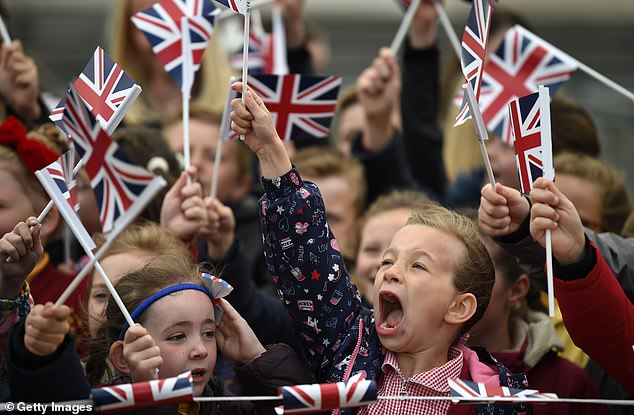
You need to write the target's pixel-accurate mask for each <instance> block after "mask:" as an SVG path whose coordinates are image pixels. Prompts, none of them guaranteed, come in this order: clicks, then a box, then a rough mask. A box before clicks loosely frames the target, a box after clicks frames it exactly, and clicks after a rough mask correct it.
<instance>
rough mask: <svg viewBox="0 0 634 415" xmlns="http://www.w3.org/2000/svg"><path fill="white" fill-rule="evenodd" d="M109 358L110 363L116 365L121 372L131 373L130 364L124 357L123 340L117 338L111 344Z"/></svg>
mask: <svg viewBox="0 0 634 415" xmlns="http://www.w3.org/2000/svg"><path fill="white" fill-rule="evenodd" d="M108 358H109V359H110V363H112V366H114V367H115V368H116V369H117V370H118V371H119V372H121V373H123V374H126V375H128V374H130V369H129V368H128V364H127V363H126V361H125V359H124V358H123V341H122V340H117V341H116V342H114V343H112V346H110V352H109V353H108Z"/></svg>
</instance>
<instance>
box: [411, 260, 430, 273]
mask: <svg viewBox="0 0 634 415" xmlns="http://www.w3.org/2000/svg"><path fill="white" fill-rule="evenodd" d="M412 268H414V269H418V270H421V271H427V267H426V266H425V265H424V264H422V263H420V262H414V263H413V264H412Z"/></svg>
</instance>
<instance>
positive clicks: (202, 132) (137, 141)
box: [0, 0, 634, 415]
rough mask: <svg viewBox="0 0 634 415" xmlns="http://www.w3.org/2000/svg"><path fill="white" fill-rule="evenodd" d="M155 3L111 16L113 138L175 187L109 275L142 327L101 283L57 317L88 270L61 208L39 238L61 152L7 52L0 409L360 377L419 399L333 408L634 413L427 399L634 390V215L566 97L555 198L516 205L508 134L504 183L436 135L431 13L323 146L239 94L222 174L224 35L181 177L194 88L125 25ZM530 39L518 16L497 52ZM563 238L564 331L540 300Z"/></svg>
mask: <svg viewBox="0 0 634 415" xmlns="http://www.w3.org/2000/svg"><path fill="white" fill-rule="evenodd" d="M154 2H155V1H154V0H119V1H117V2H116V5H115V6H113V7H115V8H116V12H115V13H114V15H115V20H114V27H113V29H114V30H113V31H112V33H113V36H114V39H113V46H112V47H113V49H112V54H113V57H114V58H115V60H116V61H117V62H118V63H119V64H120V65H121V66H122V67H123V68H124V69H125V70H126V72H128V73H129V75H131V76H132V77H133V78H135V79H136V80H137V81H138V82H139V83H140V84H141V85H142V86H143V88H144V92H143V94H142V95H141V98H140V99H139V100H138V101H137V103H135V104H134V105H133V106H132V107H131V108H130V111H129V112H128V114H127V116H126V118H125V119H124V125H123V126H121V127H119V129H118V130H117V132H116V133H115V135H114V139H115V140H116V141H117V142H118V143H119V144H120V146H121V148H122V149H123V151H124V152H125V153H126V154H127V155H128V157H129V158H130V159H131V160H133V161H134V162H136V163H138V164H139V165H141V166H143V167H145V168H147V169H148V170H150V171H152V172H154V173H156V174H159V175H161V176H163V177H164V178H165V179H166V181H167V182H168V184H169V186H168V188H167V189H166V190H165V191H164V192H162V193H160V194H159V195H158V196H156V197H155V198H154V199H153V200H151V201H150V202H149V204H148V205H147V206H146V208H145V209H144V210H143V212H142V213H141V215H140V218H139V220H138V223H136V224H133V225H130V226H129V227H128V228H127V229H125V230H124V231H123V232H122V233H121V235H119V236H118V237H117V238H116V239H115V240H114V241H111V242H112V243H111V244H109V246H108V249H107V250H106V251H105V253H104V255H103V256H102V257H101V259H100V263H101V265H102V267H103V269H104V270H105V274H106V275H107V278H108V279H109V281H110V282H111V283H112V284H114V287H115V289H116V291H117V293H118V294H119V296H120V297H121V300H122V304H123V307H125V308H126V310H127V311H128V312H129V313H130V316H131V319H132V321H133V322H134V323H135V324H134V325H130V324H129V323H130V322H129V321H126V318H125V316H124V313H122V311H121V309H120V308H119V307H120V305H119V304H117V303H116V302H115V301H110V292H109V291H108V289H107V286H106V284H105V281H104V280H103V279H102V276H101V275H100V274H99V273H98V272H96V271H93V274H91V275H90V276H89V278H88V279H87V280H86V282H84V283H83V284H82V285H81V286H80V287H78V288H77V289H76V290H75V291H74V292H73V294H72V296H71V297H70V298H69V299H68V300H67V301H66V302H65V304H64V305H56V304H54V303H55V301H56V300H57V298H58V297H59V295H60V294H61V293H62V292H63V291H64V290H65V289H66V287H67V286H68V284H69V283H70V282H71V281H72V280H73V276H74V274H76V273H77V272H78V271H79V270H80V269H81V268H82V266H84V265H85V263H86V262H87V261H86V259H85V258H81V257H82V256H83V253H82V252H77V251H76V250H74V251H73V253H72V255H69V254H68V253H66V255H64V252H63V249H64V248H63V246H64V243H63V226H62V220H61V217H60V214H59V213H58V212H57V210H56V209H55V208H53V209H52V210H51V212H50V213H49V214H48V215H47V216H46V217H45V219H43V220H42V221H41V222H38V219H37V218H36V216H37V215H38V214H39V213H40V211H41V210H42V209H43V208H44V206H45V205H46V203H47V202H48V198H47V197H46V194H45V192H44V190H43V188H42V187H41V186H40V184H39V182H38V181H37V179H36V178H35V175H34V172H35V171H36V170H38V169H41V168H43V167H44V166H46V165H48V164H49V163H51V162H52V161H54V160H56V159H57V158H58V157H59V155H60V154H62V153H63V152H64V151H65V150H66V147H67V145H66V143H65V140H63V137H61V135H60V134H59V133H58V132H57V130H56V129H55V128H54V127H53V126H52V125H50V124H47V123H46V122H45V121H46V115H47V114H46V110H45V109H44V108H43V105H42V102H41V100H40V99H39V89H40V87H39V80H38V79H37V78H38V76H37V66H36V64H35V61H33V60H32V59H31V58H29V57H28V56H26V55H25V54H24V52H23V51H22V46H21V44H20V43H19V42H18V41H16V42H13V43H11V44H3V45H2V51H1V55H0V103H1V104H2V108H3V112H1V113H0V115H2V117H1V118H2V119H3V122H2V124H1V125H0V306H1V307H0V313H1V315H0V401H3V402H4V401H7V400H12V401H28V402H59V401H73V400H81V399H87V398H89V395H90V390H91V388H92V387H95V386H100V385H117V384H122V383H130V382H143V381H148V380H154V379H159V378H160V379H163V378H167V377H173V376H177V375H179V374H181V373H183V372H186V371H191V373H192V379H193V391H194V396H195V397H211V396H222V395H224V394H246V395H267V396H277V395H278V388H279V387H281V386H286V385H296V384H303V383H315V382H317V383H328V382H339V381H345V380H348V379H350V378H351V377H352V376H354V375H356V374H358V373H363V374H364V375H365V376H366V378H367V379H370V380H374V381H376V383H377V390H378V396H379V398H381V397H395V396H399V397H401V398H402V399H379V400H377V401H376V402H374V403H371V404H369V405H366V406H363V407H360V408H357V409H342V410H341V412H340V413H358V414H384V413H389V414H397V413H425V414H427V413H429V414H476V413H477V414H481V415H485V414H486V415H488V414H518V415H519V414H524V413H527V411H528V413H530V412H531V411H532V413H535V414H607V413H610V414H611V415H614V414H619V413H627V407H626V409H624V411H625V412H620V411H621V410H622V409H621V408H616V407H611V406H610V407H608V406H603V405H589V404H582V403H576V404H566V403H551V404H544V405H540V406H535V407H534V408H533V407H532V406H531V405H528V404H525V403H495V402H487V403H481V404H478V405H472V404H455V403H452V402H450V401H449V400H433V399H414V398H416V397H419V398H420V397H446V396H449V394H450V387H449V383H448V380H449V379H463V380H470V381H475V382H478V383H484V384H489V385H493V386H496V387H509V388H516V389H525V388H533V389H539V390H540V391H541V392H554V393H557V394H558V396H559V397H561V398H582V399H583V398H588V399H593V398H601V397H604V398H623V399H627V398H631V397H632V396H633V394H634V350H633V345H634V324H632V321H633V320H634V306H633V305H632V301H634V274H633V272H632V269H633V268H632V267H633V265H632V264H634V255H633V254H632V253H634V243H633V242H632V241H634V240H633V239H631V238H625V237H621V236H619V234H621V233H623V234H624V235H627V232H628V226H630V225H628V223H630V221H628V220H627V219H628V218H630V219H631V218H632V200H631V196H630V194H629V191H628V189H627V188H626V186H625V184H624V181H623V177H622V175H621V173H620V172H618V171H617V170H615V169H613V168H612V167H610V166H608V165H606V164H605V163H603V162H601V161H599V160H598V159H597V158H596V157H597V156H598V155H599V150H600V139H599V136H598V133H597V130H596V128H595V127H594V124H593V123H592V119H591V118H590V115H589V114H588V113H587V112H586V111H585V110H584V109H583V108H581V107H579V106H578V105H576V104H575V103H573V102H571V101H570V100H568V99H566V98H563V97H559V96H557V97H555V98H554V99H553V101H552V124H553V149H554V151H555V153H556V154H557V157H556V158H555V171H556V174H557V182H556V183H555V182H553V181H551V180H547V179H539V180H538V181H537V182H536V183H535V188H534V189H533V190H532V191H531V192H530V194H522V193H521V192H520V191H519V190H518V188H519V183H518V180H517V170H516V165H515V155H514V151H513V149H512V147H509V146H508V145H506V144H504V143H503V142H502V141H501V140H500V139H498V138H492V139H491V140H489V144H487V146H488V149H489V154H490V156H491V164H492V167H493V170H494V172H495V177H496V178H498V183H497V184H496V185H495V187H493V186H491V185H489V184H485V181H486V178H485V177H484V176H485V175H484V169H483V168H482V167H481V166H477V165H475V166H474V163H472V162H471V161H469V160H459V157H452V154H453V153H455V152H456V151H455V148H456V145H459V146H462V144H457V143H459V140H463V141H466V140H468V141H469V145H472V144H473V143H474V142H475V140H474V139H473V138H472V137H464V136H461V137H460V138H458V137H457V136H456V134H458V135H459V134H461V133H460V131H464V130H461V129H457V130H453V131H451V132H450V133H449V132H448V130H443V129H442V128H441V124H442V123H441V122H439V119H442V118H443V117H445V115H447V114H449V113H450V112H452V110H449V109H446V110H443V109H441V107H442V106H443V105H444V104H446V103H445V102H444V101H446V98H445V97H443V94H445V95H446V94H447V92H446V91H441V88H440V85H441V80H440V72H441V71H440V59H439V54H440V51H439V50H438V47H437V46H436V43H437V39H436V38H437V34H436V31H437V29H436V24H437V19H438V16H437V14H436V13H437V12H436V9H435V7H434V0H423V1H422V2H421V5H420V7H419V10H418V11H417V12H416V15H415V17H414V20H413V22H412V25H411V27H410V28H409V31H408V37H407V39H406V41H405V45H404V53H403V57H402V63H399V57H398V56H396V55H395V54H394V53H393V52H392V51H390V50H389V49H387V48H384V49H380V50H379V52H378V54H377V56H376V57H375V58H374V60H373V61H372V62H371V64H370V65H369V66H368V68H367V69H366V70H365V71H363V72H362V73H361V74H360V75H359V77H358V79H357V82H356V84H355V85H354V86H351V87H350V88H349V89H348V90H347V91H346V92H345V93H343V94H342V95H341V98H340V101H341V102H340V106H339V107H338V113H337V116H336V123H335V125H333V129H332V133H331V137H332V140H330V142H325V141H322V142H319V143H302V144H301V145H299V146H298V148H289V146H288V143H284V142H283V141H282V140H281V139H280V137H279V135H278V132H277V131H276V129H275V124H274V118H273V116H272V115H271V113H270V112H269V110H268V109H267V107H266V105H265V103H264V101H263V100H262V98H261V97H260V96H259V95H258V94H257V93H256V92H255V91H254V90H252V89H251V88H248V89H247V92H246V93H245V94H244V96H243V97H242V98H243V99H244V101H242V99H240V98H238V99H234V100H233V101H232V103H231V113H230V115H229V118H230V121H231V129H232V131H233V132H234V133H235V134H236V135H241V136H243V137H244V140H243V141H241V140H237V139H234V140H229V141H223V142H222V143H223V145H222V156H221V157H220V158H219V160H220V161H219V163H220V164H219V165H218V166H215V165H214V164H215V162H216V157H215V155H216V152H217V151H219V144H220V143H221V140H223V137H220V122H221V118H222V116H221V114H222V112H221V111H222V108H223V106H224V102H225V94H226V92H227V91H226V86H227V80H228V79H229V75H230V74H231V70H230V67H229V65H228V59H227V55H226V54H225V53H223V49H222V43H221V36H214V37H213V40H212V42H211V44H210V46H209V47H208V49H207V51H206V53H205V58H204V60H203V63H202V65H201V69H200V71H199V72H198V73H197V75H196V79H195V82H194V90H193V91H194V93H193V99H192V107H191V112H190V122H189V133H190V150H191V164H192V166H190V167H189V168H188V169H186V170H184V171H180V170H181V163H182V155H181V153H182V152H183V125H182V121H181V120H182V118H181V112H182V108H181V107H180V105H181V104H180V93H179V91H178V87H177V86H176V85H175V84H174V83H173V81H172V80H171V78H170V77H169V75H168V74H167V73H166V72H165V71H164V70H163V66H162V65H161V63H160V62H159V60H158V59H157V58H156V57H155V56H154V54H153V53H152V52H151V48H150V46H149V44H148V42H147V40H146V39H145V37H144V36H143V35H142V33H141V32H139V30H138V29H136V28H135V27H134V25H132V24H131V22H130V16H131V15H133V14H134V13H136V12H138V11H139V10H143V9H145V8H147V7H149V6H151V5H152V4H153V3H154ZM276 3H277V4H278V6H280V7H282V11H283V17H284V19H285V22H286V25H287V29H288V30H287V33H286V35H287V58H288V62H289V68H290V71H291V72H293V73H304V74H307V73H308V74H310V73H312V72H313V71H314V69H313V68H314V67H315V65H314V64H315V59H316V56H313V55H312V54H314V53H316V52H315V51H314V48H312V47H309V38H308V34H307V33H308V32H307V29H306V27H305V22H304V20H303V19H302V18H301V15H302V1H301V0H276ZM494 15H495V14H494ZM516 19H517V17H515V16H514V15H512V14H509V15H506V14H505V13H504V12H501V13H500V17H499V21H497V22H496V23H495V25H494V28H495V30H494V31H493V32H494V33H492V40H491V42H493V43H495V42H499V41H500V36H501V33H503V30H505V29H506V28H508V27H509V25H510V23H511V22H515V21H516ZM496 33H497V34H496ZM496 36H497V37H496ZM496 39H497V40H496ZM311 51H312V52H311ZM311 53H312V54H311ZM451 82H452V81H449V83H451ZM452 86H454V85H452ZM231 88H232V89H233V90H234V91H242V83H241V82H236V83H234V84H233V85H231ZM445 113H447V114H445ZM27 128H29V129H30V131H29V132H27ZM444 137H449V141H450V142H449V144H448V143H447V142H444V140H445V138H444ZM304 147H307V148H304ZM256 161H257V163H256ZM476 164H477V163H476ZM256 165H257V167H256ZM256 170H257V173H254V172H255V171H256ZM213 174H217V193H216V194H215V197H213V198H212V197H211V196H210V192H211V187H212V186H211V181H212V176H213ZM258 176H261V187H260V185H259V184H258V182H259V180H258ZM78 183H79V186H78V191H79V199H80V217H81V220H82V222H83V223H84V225H85V226H86V228H87V229H88V231H89V233H90V234H91V235H92V236H93V238H94V240H95V241H96V243H97V246H102V245H104V244H105V243H106V236H104V235H102V234H100V233H99V232H100V231H101V225H100V223H99V219H98V211H97V206H96V201H95V196H94V194H93V192H92V190H91V185H90V180H89V179H88V178H87V175H86V173H85V172H83V171H82V172H80V173H79V175H78ZM258 200H259V201H258ZM473 207H475V208H477V209H478V210H477V214H476V213H473V212H475V210H474V211H472V212H471V213H468V212H467V211H465V212H467V213H466V214H462V213H458V211H456V210H452V209H458V208H473ZM547 230H549V231H550V233H551V237H552V251H553V257H554V267H553V268H554V270H553V271H554V275H555V295H556V298H557V302H558V308H557V309H558V312H559V314H558V316H557V317H556V318H553V319H551V318H549V317H548V315H547V313H546V312H545V308H544V303H543V296H544V295H543V290H544V289H545V286H546V284H545V272H544V263H545V259H544V258H545V253H544V248H543V247H544V246H545V244H546V242H545V234H546V231H547ZM601 232H604V233H601ZM65 248H68V247H65ZM69 260H70V261H71V262H70V263H69V262H68V261H69ZM212 274H213V276H212ZM214 276H216V277H219V278H222V279H223V280H225V281H226V282H223V281H221V280H219V279H218V278H215V277H214ZM226 283H229V284H231V285H232V286H233V290H232V291H231V292H227V291H228V290H225V289H224V287H226ZM219 284H220V285H219ZM220 286H222V287H223V289H219V287H220ZM219 293H220V294H219ZM276 297H279V298H276ZM591 368H593V369H592V370H591ZM272 402H275V401H272ZM275 404H277V402H275V403H271V402H264V401H263V402H237V401H234V402H222V403H221V402H214V403H210V402H198V401H195V400H194V401H190V402H182V403H180V404H173V405H163V406H161V407H160V408H153V409H151V410H148V412H147V413H165V414H168V413H171V414H174V413H180V414H224V413H226V414H229V413H245V414H247V413H249V414H251V413H262V414H264V413H267V414H268V413H271V414H272V413H275V408H274V405H275ZM135 413H138V412H135Z"/></svg>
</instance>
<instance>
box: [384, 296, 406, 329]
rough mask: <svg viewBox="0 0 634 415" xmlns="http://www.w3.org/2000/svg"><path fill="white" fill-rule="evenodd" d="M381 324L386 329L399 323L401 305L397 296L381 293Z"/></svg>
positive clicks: (401, 317)
mask: <svg viewBox="0 0 634 415" xmlns="http://www.w3.org/2000/svg"><path fill="white" fill-rule="evenodd" d="M379 301H380V302H381V303H380V304H381V326H382V327H383V328H386V329H393V328H396V327H398V326H399V325H400V324H401V320H402V319H403V306H402V305H401V302H400V301H399V299H398V297H396V296H395V295H394V294H391V293H381V294H380V295H379Z"/></svg>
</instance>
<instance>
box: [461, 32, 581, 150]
mask: <svg viewBox="0 0 634 415" xmlns="http://www.w3.org/2000/svg"><path fill="white" fill-rule="evenodd" d="M577 67H578V62H577V61H576V60H575V59H573V58H572V57H570V56H569V55H567V54H566V53H564V52H562V51H561V50H559V49H557V48H555V47H554V46H553V45H551V44H549V43H547V42H545V41H544V40H543V39H541V38H539V37H537V36H535V35H534V34H533V33H531V32H529V31H528V30H526V29H524V28H523V27H521V26H514V27H512V28H511V29H509V30H508V31H507V32H506V34H505V35H504V41H503V42H502V44H501V45H500V47H499V48H498V50H497V51H496V52H495V53H494V54H492V55H491V56H489V58H488V59H487V62H486V65H485V67H484V74H483V76H482V90H481V94H480V109H481V110H482V117H483V118H484V122H485V123H486V125H487V128H488V129H489V130H491V131H493V132H494V133H495V135H496V136H498V137H500V138H501V139H502V140H503V141H504V142H506V143H508V144H511V143H512V142H513V140H512V135H511V124H510V120H509V116H508V114H509V113H508V111H507V110H506V106H507V104H508V103H509V102H510V101H511V100H513V99H516V98H519V97H523V96H525V95H529V94H532V93H533V92H536V91H537V87H538V85H544V86H547V87H549V88H550V90H551V93H555V91H556V90H557V88H559V87H560V86H561V85H562V84H563V83H564V82H565V81H567V80H568V78H569V77H570V74H571V73H572V72H574V71H575V70H576V69H577ZM457 99H462V96H461V95H460V96H458V97H457Z"/></svg>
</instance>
